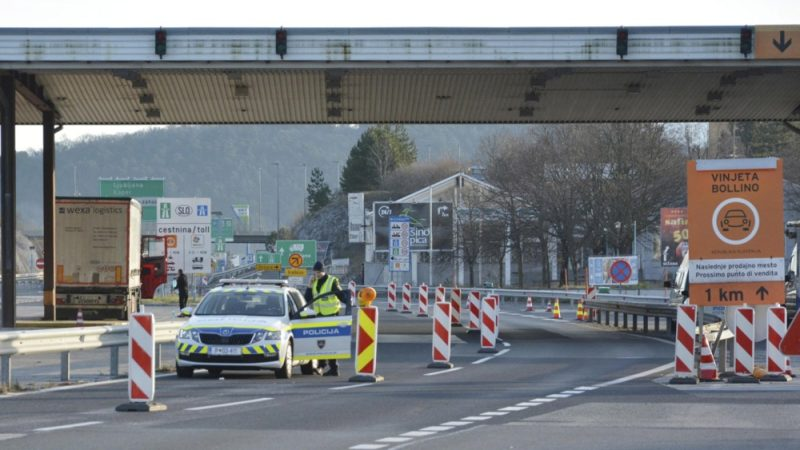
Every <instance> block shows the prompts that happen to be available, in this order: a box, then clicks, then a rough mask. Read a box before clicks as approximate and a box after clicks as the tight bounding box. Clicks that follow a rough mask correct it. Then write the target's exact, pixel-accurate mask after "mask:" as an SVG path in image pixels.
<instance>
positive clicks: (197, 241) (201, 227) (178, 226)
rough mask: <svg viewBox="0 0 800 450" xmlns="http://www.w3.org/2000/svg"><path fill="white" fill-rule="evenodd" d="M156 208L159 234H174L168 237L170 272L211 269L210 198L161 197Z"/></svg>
mask: <svg viewBox="0 0 800 450" xmlns="http://www.w3.org/2000/svg"><path fill="white" fill-rule="evenodd" d="M157 211H158V216H157V219H156V234H157V235H159V236H174V237H175V239H174V241H171V240H169V239H168V240H167V272H168V273H169V274H170V275H174V274H176V273H178V269H183V272H184V273H187V274H189V273H191V274H208V273H211V254H212V242H211V199H210V198H159V199H158V203H157ZM170 242H174V246H172V245H170Z"/></svg>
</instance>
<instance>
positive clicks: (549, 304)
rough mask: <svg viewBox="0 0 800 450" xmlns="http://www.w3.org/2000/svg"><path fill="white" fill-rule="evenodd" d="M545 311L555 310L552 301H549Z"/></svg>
mask: <svg viewBox="0 0 800 450" xmlns="http://www.w3.org/2000/svg"><path fill="white" fill-rule="evenodd" d="M545 312H553V304H552V303H550V300H548V301H547V308H545Z"/></svg>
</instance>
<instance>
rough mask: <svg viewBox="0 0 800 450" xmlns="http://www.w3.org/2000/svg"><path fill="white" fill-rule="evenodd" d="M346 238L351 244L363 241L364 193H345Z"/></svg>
mask: <svg viewBox="0 0 800 450" xmlns="http://www.w3.org/2000/svg"><path fill="white" fill-rule="evenodd" d="M347 223H348V225H347V239H348V242H350V243H351V244H357V243H361V242H364V193H363V192H354V193H350V194H347Z"/></svg>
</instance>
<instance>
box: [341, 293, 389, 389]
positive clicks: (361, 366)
mask: <svg viewBox="0 0 800 450" xmlns="http://www.w3.org/2000/svg"><path fill="white" fill-rule="evenodd" d="M377 359H378V308H376V307H374V306H364V307H360V308H358V333H356V361H355V362H356V374H355V375H354V376H352V377H350V379H349V380H348V381H356V382H371V383H375V382H378V381H383V377H382V376H380V375H375V369H376V366H377Z"/></svg>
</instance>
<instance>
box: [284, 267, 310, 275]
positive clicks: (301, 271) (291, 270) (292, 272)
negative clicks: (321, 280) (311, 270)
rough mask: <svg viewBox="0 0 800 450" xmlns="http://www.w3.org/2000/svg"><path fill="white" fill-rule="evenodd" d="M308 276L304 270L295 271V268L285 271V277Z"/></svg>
mask: <svg viewBox="0 0 800 450" xmlns="http://www.w3.org/2000/svg"><path fill="white" fill-rule="evenodd" d="M307 274H308V270H306V269H302V268H301V269H296V268H287V269H286V276H287V277H304V276H306V275H307Z"/></svg>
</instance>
